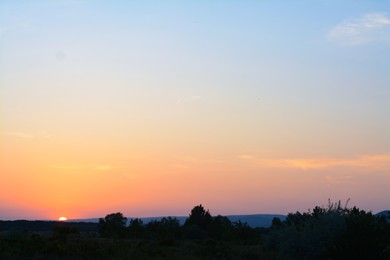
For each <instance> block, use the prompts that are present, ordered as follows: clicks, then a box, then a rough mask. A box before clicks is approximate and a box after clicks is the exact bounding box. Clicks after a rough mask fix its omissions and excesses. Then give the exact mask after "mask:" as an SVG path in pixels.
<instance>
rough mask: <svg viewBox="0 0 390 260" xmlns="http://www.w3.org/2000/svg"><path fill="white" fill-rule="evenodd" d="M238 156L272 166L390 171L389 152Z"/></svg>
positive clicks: (304, 168)
mask: <svg viewBox="0 0 390 260" xmlns="http://www.w3.org/2000/svg"><path fill="white" fill-rule="evenodd" d="M238 158H240V159H243V160H249V161H252V162H255V163H256V164H258V165H260V166H264V167H272V168H295V169H302V170H321V169H326V168H333V167H355V168H364V169H371V170H385V171H390V154H382V155H369V156H360V157H356V158H293V159H264V158H257V157H255V156H253V155H239V156H238Z"/></svg>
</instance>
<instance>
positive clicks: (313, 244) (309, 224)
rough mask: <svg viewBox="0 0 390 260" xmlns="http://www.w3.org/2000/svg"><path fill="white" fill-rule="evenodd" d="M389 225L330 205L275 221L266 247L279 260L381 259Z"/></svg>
mask: <svg viewBox="0 0 390 260" xmlns="http://www.w3.org/2000/svg"><path fill="white" fill-rule="evenodd" d="M389 228H390V227H389V225H388V224H387V223H386V221H384V219H381V218H377V217H375V216H373V215H372V214H371V213H367V212H365V211H363V210H359V209H358V208H356V207H354V208H352V209H349V208H347V206H346V205H345V206H344V207H342V206H341V203H340V201H339V202H338V203H330V202H329V205H328V207H326V208H325V207H315V208H314V209H313V211H312V212H310V211H309V212H307V213H303V214H302V213H300V212H296V213H290V214H288V216H287V218H286V220H285V221H284V222H282V223H279V222H278V221H275V223H273V226H272V228H271V233H270V235H269V237H268V246H269V248H271V249H272V250H273V251H274V252H275V253H276V255H277V258H281V259H297V258H298V259H328V258H330V259H383V258H385V257H388V255H385V254H386V253H385V249H386V247H387V245H388V244H389V241H390V240H389V239H390V233H389Z"/></svg>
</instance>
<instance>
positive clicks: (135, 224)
mask: <svg viewBox="0 0 390 260" xmlns="http://www.w3.org/2000/svg"><path fill="white" fill-rule="evenodd" d="M127 232H128V234H129V236H130V237H131V238H143V236H144V233H145V226H144V223H143V221H142V219H139V218H134V219H131V220H130V224H129V226H128V227H127Z"/></svg>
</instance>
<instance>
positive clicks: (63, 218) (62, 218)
mask: <svg viewBox="0 0 390 260" xmlns="http://www.w3.org/2000/svg"><path fill="white" fill-rule="evenodd" d="M67 220H68V219H67V218H66V217H60V218H59V219H58V221H67Z"/></svg>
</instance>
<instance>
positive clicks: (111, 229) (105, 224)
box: [98, 212, 127, 238]
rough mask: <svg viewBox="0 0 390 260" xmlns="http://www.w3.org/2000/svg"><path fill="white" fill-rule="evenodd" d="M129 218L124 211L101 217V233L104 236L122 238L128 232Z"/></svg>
mask: <svg viewBox="0 0 390 260" xmlns="http://www.w3.org/2000/svg"><path fill="white" fill-rule="evenodd" d="M126 222H127V218H125V217H124V216H123V214H122V213H120V212H117V213H112V214H108V215H107V216H106V217H105V218H104V219H103V218H100V219H99V225H98V228H99V233H100V235H101V236H102V237H114V238H121V237H124V236H125V234H126Z"/></svg>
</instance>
